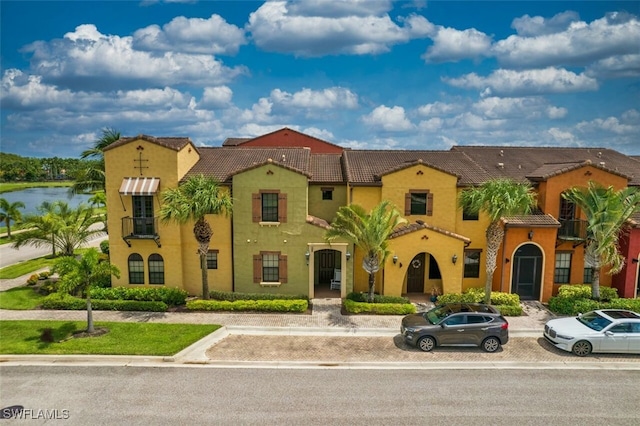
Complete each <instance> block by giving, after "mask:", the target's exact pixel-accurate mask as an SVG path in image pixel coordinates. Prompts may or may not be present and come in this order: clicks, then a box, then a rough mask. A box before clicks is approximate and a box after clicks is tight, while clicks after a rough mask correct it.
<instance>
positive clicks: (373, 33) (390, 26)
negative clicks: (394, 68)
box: [246, 1, 430, 56]
mask: <svg viewBox="0 0 640 426" xmlns="http://www.w3.org/2000/svg"><path fill="white" fill-rule="evenodd" d="M326 4H327V3H326V2H312V3H311V4H310V5H307V4H306V2H285V1H269V2H266V3H264V4H263V5H262V6H260V8H258V10H256V11H255V12H253V13H251V15H250V17H249V23H248V24H247V26H246V29H247V30H248V31H250V32H251V34H252V38H253V41H254V42H255V44H256V45H257V46H258V47H259V48H261V49H264V50H267V51H274V52H285V53H292V54H295V55H298V56H322V55H327V54H355V55H368V54H377V53H383V52H388V51H389V49H390V46H392V45H394V44H398V43H406V42H408V41H409V40H410V39H411V38H415V37H423V36H425V35H426V34H424V31H427V29H428V28H430V25H429V23H428V21H427V20H426V19H425V18H424V17H421V16H412V17H410V18H407V19H405V20H404V23H405V24H406V25H405V26H404V27H401V26H398V25H397V24H396V23H394V22H393V21H392V20H391V18H390V17H389V15H387V14H383V12H384V11H385V10H386V7H381V5H379V4H378V5H377V7H376V3H371V2H360V3H355V4H347V3H339V4H340V5H342V6H343V7H339V8H338V9H336V11H333V12H328V10H329V9H331V8H332V7H333V4H332V5H331V7H329V6H325V8H324V9H323V8H322V7H317V6H318V5H320V6H324V5H326ZM370 5H371V6H373V9H371V11H370V12H369V13H368V14H365V8H366V7H369V6H370ZM312 6H313V7H312Z"/></svg>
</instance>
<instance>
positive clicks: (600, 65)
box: [585, 54, 640, 78]
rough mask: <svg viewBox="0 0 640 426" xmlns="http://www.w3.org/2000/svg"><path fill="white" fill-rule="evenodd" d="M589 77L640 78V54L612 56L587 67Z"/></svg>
mask: <svg viewBox="0 0 640 426" xmlns="http://www.w3.org/2000/svg"><path fill="white" fill-rule="evenodd" d="M585 74H586V75H588V76H589V77H596V78H598V77H600V78H616V77H632V78H633V77H638V76H640V54H632V55H620V56H612V57H610V58H606V59H602V60H600V61H598V62H595V63H593V64H591V65H589V66H588V67H587V70H586V72H585Z"/></svg>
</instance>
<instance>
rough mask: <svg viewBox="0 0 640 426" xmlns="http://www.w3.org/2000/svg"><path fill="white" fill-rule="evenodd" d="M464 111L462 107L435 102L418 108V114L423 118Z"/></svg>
mask: <svg viewBox="0 0 640 426" xmlns="http://www.w3.org/2000/svg"><path fill="white" fill-rule="evenodd" d="M461 110H462V105H457V104H451V103H444V102H434V103H431V104H426V105H422V106H421V107H419V108H418V114H419V115H421V116H423V117H432V116H443V115H449V114H452V113H456V112H459V111H461Z"/></svg>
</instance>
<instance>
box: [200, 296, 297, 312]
mask: <svg viewBox="0 0 640 426" xmlns="http://www.w3.org/2000/svg"><path fill="white" fill-rule="evenodd" d="M308 307H309V302H308V301H307V300H283V299H275V300H235V301H228V300H191V301H189V302H187V309H189V310H194V311H259V312H305V311H306V310H307V308H308Z"/></svg>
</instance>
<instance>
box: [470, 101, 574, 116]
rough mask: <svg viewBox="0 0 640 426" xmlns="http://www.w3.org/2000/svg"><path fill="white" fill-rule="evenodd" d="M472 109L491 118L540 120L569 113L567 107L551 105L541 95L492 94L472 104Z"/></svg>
mask: <svg viewBox="0 0 640 426" xmlns="http://www.w3.org/2000/svg"><path fill="white" fill-rule="evenodd" d="M472 109H473V111H475V112H476V113H478V114H480V115H482V116H483V117H486V118H489V119H496V118H509V119H516V120H539V119H542V118H544V117H547V118H562V117H564V116H565V115H566V113H567V110H566V109H565V108H557V107H554V106H551V105H549V104H548V102H547V100H546V99H544V98H543V97H540V96H529V97H522V98H498V97H495V96H492V97H487V98H483V99H481V100H479V101H478V102H476V103H475V104H474V105H473V106H472Z"/></svg>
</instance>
